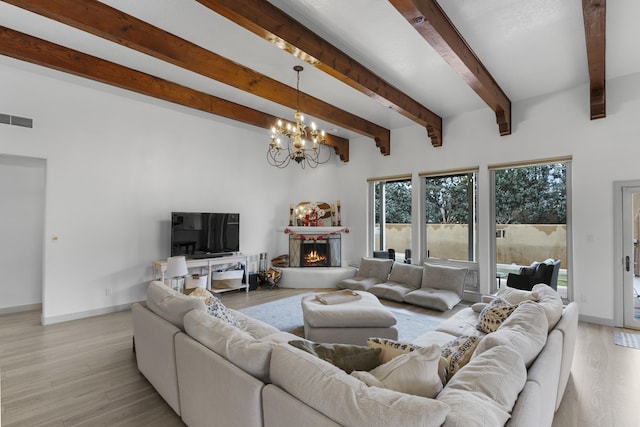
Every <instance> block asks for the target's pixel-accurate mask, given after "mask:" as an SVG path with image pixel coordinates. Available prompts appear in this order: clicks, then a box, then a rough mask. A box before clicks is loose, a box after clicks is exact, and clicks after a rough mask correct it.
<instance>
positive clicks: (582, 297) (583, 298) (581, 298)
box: [580, 295, 587, 304]
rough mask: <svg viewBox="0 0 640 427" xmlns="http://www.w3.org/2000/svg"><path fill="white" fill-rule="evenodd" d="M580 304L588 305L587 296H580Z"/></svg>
mask: <svg viewBox="0 0 640 427" xmlns="http://www.w3.org/2000/svg"><path fill="white" fill-rule="evenodd" d="M580 302H581V303H583V304H586V303H587V296H586V295H580Z"/></svg>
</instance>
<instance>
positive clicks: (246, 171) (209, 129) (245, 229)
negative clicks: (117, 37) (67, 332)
mask: <svg viewBox="0 0 640 427" xmlns="http://www.w3.org/2000/svg"><path fill="white" fill-rule="evenodd" d="M76 83H79V84H76ZM0 93H2V94H3V96H2V97H0V112H3V113H6V114H12V115H18V116H25V117H31V118H33V119H34V127H33V129H26V128H19V127H16V126H8V125H1V126H0V153H4V154H11V155H20V156H31V157H39V158H43V159H46V161H47V187H46V193H47V196H46V197H47V198H46V220H45V246H44V250H45V274H44V284H43V287H44V293H43V321H44V322H45V323H50V322H56V321H61V320H66V319H71V318H77V317H82V316H85V315H91V314H96V313H100V312H103V311H105V312H106V311H109V310H112V309H114V308H119V307H126V306H127V305H128V304H130V303H131V302H134V301H140V300H143V299H144V295H145V293H144V292H145V289H146V284H147V283H148V282H149V280H150V279H151V278H152V271H151V265H152V261H154V260H157V259H163V258H166V257H167V256H168V255H169V219H170V212H171V211H172V210H180V211H205V212H206V211H215V212H220V211H222V212H239V213H240V217H241V231H240V233H241V236H240V249H241V250H242V251H243V252H244V253H247V254H254V253H256V254H257V253H259V252H268V253H269V255H270V256H272V255H275V253H274V252H275V243H274V242H273V237H274V230H275V227H276V225H286V224H287V221H288V209H289V203H290V202H291V201H295V200H302V199H303V198H304V197H328V196H329V194H330V189H332V188H334V187H335V185H333V184H332V182H335V177H334V175H335V174H331V173H330V172H329V171H330V170H331V169H335V166H334V165H329V166H328V167H326V168H324V169H323V170H322V171H319V175H322V181H320V182H322V183H323V185H322V189H321V190H319V191H318V192H315V191H309V189H308V188H307V187H306V186H305V185H304V184H302V183H298V182H296V181H295V179H292V178H294V176H295V174H296V171H293V172H292V171H290V170H280V169H276V168H273V167H268V166H265V164H266V146H267V143H268V142H269V138H268V135H269V134H268V131H267V130H262V129H258V128H253V127H249V126H242V125H238V124H237V123H235V122H231V121H226V120H223V119H220V118H216V117H215V116H211V115H205V114H202V113H199V112H195V111H191V110H187V109H184V108H181V107H177V106H173V105H171V104H168V103H162V102H153V101H151V102H150V101H149V99H148V98H144V97H141V96H137V95H135V94H129V93H127V92H124V91H121V90H118V89H114V88H108V87H106V86H103V85H99V84H94V83H90V82H89V83H88V82H87V81H85V80H82V79H77V78H75V77H68V76H66V75H63V74H61V73H57V72H53V71H48V70H44V69H41V68H39V67H32V66H25V65H24V64H21V63H19V62H17V61H12V60H6V59H3V61H2V63H0ZM306 172H309V171H306ZM314 172H316V171H314ZM292 174H293V175H292ZM298 175H299V176H303V175H302V174H298ZM296 191H297V192H299V193H300V195H295V192H296ZM56 237H57V240H54V238H56Z"/></svg>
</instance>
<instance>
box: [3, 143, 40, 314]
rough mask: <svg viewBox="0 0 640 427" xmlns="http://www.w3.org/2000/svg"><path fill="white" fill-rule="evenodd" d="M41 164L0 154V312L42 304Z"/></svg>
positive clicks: (34, 160)
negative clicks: (0, 277) (0, 276)
mask: <svg viewBox="0 0 640 427" xmlns="http://www.w3.org/2000/svg"><path fill="white" fill-rule="evenodd" d="M45 167H46V165H45V162H44V160H42V159H33V158H24V157H15V156H3V155H0V219H1V220H0V236H1V237H0V274H1V275H2V279H1V281H0V312H6V311H12V310H11V309H12V308H13V309H16V308H18V307H19V308H20V309H28V308H35V307H37V306H38V305H39V304H41V303H42V265H43V256H42V239H43V232H44V206H45V204H44V200H45Z"/></svg>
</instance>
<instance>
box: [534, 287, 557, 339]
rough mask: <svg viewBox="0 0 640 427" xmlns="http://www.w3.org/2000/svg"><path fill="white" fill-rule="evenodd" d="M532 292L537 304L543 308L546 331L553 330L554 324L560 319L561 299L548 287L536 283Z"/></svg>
mask: <svg viewBox="0 0 640 427" xmlns="http://www.w3.org/2000/svg"><path fill="white" fill-rule="evenodd" d="M533 292H536V293H537V294H538V297H539V299H538V302H539V303H540V305H541V306H542V308H544V313H545V315H546V316H547V323H548V330H549V331H550V330H551V329H553V328H555V326H556V323H558V320H560V318H561V317H562V308H563V304H562V298H561V297H560V295H559V294H558V293H557V292H556V291H554V290H553V288H552V287H551V286H549V285H545V284H544V283H538V284H537V285H535V286H534V287H533Z"/></svg>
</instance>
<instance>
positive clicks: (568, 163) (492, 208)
mask: <svg viewBox="0 0 640 427" xmlns="http://www.w3.org/2000/svg"><path fill="white" fill-rule="evenodd" d="M572 161H573V156H564V157H553V158H545V159H538V160H529V161H519V162H513V163H501V164H493V165H488V166H487V169H488V171H489V181H490V182H489V184H490V188H489V192H490V197H489V203H490V205H489V257H490V258H489V270H490V279H491V280H490V282H489V289H488V291H489V292H490V293H494V292H495V291H496V290H497V280H496V279H495V278H496V273H497V263H496V259H497V254H496V252H497V242H496V225H497V224H496V171H499V170H505V169H512V168H521V167H530V166H541V165H549V164H557V163H563V164H564V165H565V191H566V210H567V219H566V227H567V230H566V249H567V265H566V270H567V298H566V300H567V301H573V245H572V243H573V232H572V229H573V218H572V212H573V209H572V198H573V197H572V192H573V189H572V185H571V174H572V168H571V167H572Z"/></svg>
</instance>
